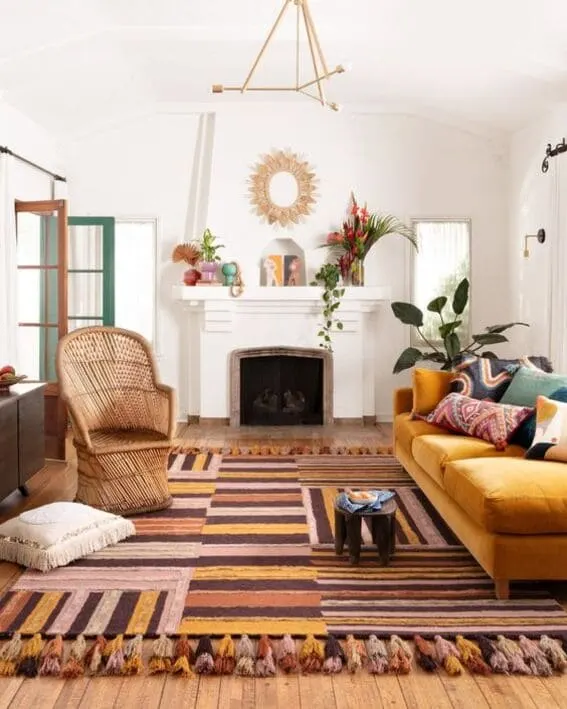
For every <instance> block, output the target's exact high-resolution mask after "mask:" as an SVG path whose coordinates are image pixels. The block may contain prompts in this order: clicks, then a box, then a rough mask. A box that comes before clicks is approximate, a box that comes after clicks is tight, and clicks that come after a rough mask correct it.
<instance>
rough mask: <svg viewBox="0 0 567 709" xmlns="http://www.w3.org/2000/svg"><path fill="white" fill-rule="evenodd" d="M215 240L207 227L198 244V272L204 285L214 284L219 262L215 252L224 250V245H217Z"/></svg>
mask: <svg viewBox="0 0 567 709" xmlns="http://www.w3.org/2000/svg"><path fill="white" fill-rule="evenodd" d="M216 239H217V237H216V236H215V235H214V234H213V233H212V232H211V230H210V229H209V228H208V227H207V228H206V229H205V231H204V232H203V236H202V237H201V240H200V242H199V250H200V252H201V261H200V263H199V270H200V271H201V278H202V281H203V282H205V283H214V282H215V281H216V275H217V270H218V265H219V263H220V260H221V258H220V256H219V255H218V253H217V252H218V250H219V249H224V245H223V244H217V243H216Z"/></svg>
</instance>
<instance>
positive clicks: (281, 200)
mask: <svg viewBox="0 0 567 709" xmlns="http://www.w3.org/2000/svg"><path fill="white" fill-rule="evenodd" d="M298 196H299V186H298V184H297V180H296V179H295V177H294V176H293V175H292V174H291V172H285V171H282V172H276V174H275V175H273V176H272V179H271V180H270V199H271V200H272V202H273V204H275V205H277V206H278V207H291V205H292V204H294V203H295V201H296V200H297V198H298Z"/></svg>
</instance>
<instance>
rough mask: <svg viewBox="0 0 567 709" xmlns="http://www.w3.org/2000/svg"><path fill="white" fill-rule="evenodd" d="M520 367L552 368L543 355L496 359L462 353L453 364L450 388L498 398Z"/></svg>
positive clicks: (549, 370)
mask: <svg viewBox="0 0 567 709" xmlns="http://www.w3.org/2000/svg"><path fill="white" fill-rule="evenodd" d="M521 366H524V367H528V368H530V369H540V370H543V371H544V372H551V371H553V369H552V367H551V362H550V361H549V360H548V359H547V357H521V358H520V359H496V358H491V357H476V356H474V355H463V356H462V357H461V358H460V359H459V360H457V362H456V363H455V366H454V371H455V377H454V379H453V381H452V382H451V391H453V392H456V393H457V394H464V396H470V397H472V398H473V399H488V400H490V401H500V399H501V398H502V397H503V396H504V393H505V391H506V389H507V388H508V387H509V386H510V382H511V381H512V377H513V376H514V374H515V373H516V371H517V370H518V369H519V367H521Z"/></svg>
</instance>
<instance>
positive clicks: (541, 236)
mask: <svg viewBox="0 0 567 709" xmlns="http://www.w3.org/2000/svg"><path fill="white" fill-rule="evenodd" d="M528 239H537V240H538V242H539V243H540V244H543V243H544V242H545V229H538V230H537V234H526V235H525V236H524V258H528V257H529V255H530V250H529V249H528Z"/></svg>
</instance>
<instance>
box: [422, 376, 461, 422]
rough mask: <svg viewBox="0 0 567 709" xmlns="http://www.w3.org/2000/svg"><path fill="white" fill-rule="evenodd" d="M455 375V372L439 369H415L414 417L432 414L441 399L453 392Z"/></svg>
mask: <svg viewBox="0 0 567 709" xmlns="http://www.w3.org/2000/svg"><path fill="white" fill-rule="evenodd" d="M454 376H455V373H454V372H444V371H441V370H438V369H414V370H413V409H412V412H411V414H412V417H415V416H416V415H420V416H427V414H430V413H431V412H432V411H433V409H434V408H435V407H436V406H437V404H438V403H439V402H440V401H441V399H444V398H445V397H446V396H447V394H450V393H451V381H452V380H453V377H454Z"/></svg>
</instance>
